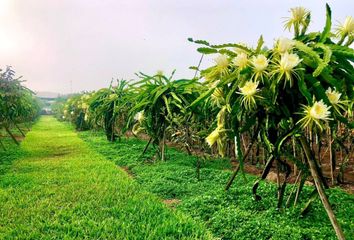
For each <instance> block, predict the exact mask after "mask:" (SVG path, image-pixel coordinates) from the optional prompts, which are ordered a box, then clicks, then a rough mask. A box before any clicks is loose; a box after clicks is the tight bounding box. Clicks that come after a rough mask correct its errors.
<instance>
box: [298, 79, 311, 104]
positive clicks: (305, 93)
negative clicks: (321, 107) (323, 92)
mask: <svg viewBox="0 0 354 240" xmlns="http://www.w3.org/2000/svg"><path fill="white" fill-rule="evenodd" d="M298 85H299V90H300V92H301V93H302V95H303V96H304V97H305V98H306V100H307V102H308V104H309V105H311V104H312V96H311V93H310V91H309V89H308V88H307V86H306V83H305V81H304V78H302V77H301V78H300V79H299V81H298Z"/></svg>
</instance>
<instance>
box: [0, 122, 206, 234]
mask: <svg viewBox="0 0 354 240" xmlns="http://www.w3.org/2000/svg"><path fill="white" fill-rule="evenodd" d="M9 146H11V149H10V150H9V151H8V152H3V151H1V150H0V165H1V166H6V167H3V168H2V171H1V172H0V239H210V238H211V235H210V233H209V232H208V231H207V230H206V228H205V226H204V224H203V223H198V222H196V221H195V220H193V219H192V218H191V217H190V216H188V215H187V214H184V213H182V212H181V211H179V210H172V209H169V208H167V207H166V206H165V205H164V204H163V203H162V202H161V201H160V199H158V198H157V197H156V196H154V195H153V194H151V193H148V192H147V191H146V190H144V189H142V188H141V186H140V185H139V184H138V183H137V182H136V181H134V180H132V178H131V177H129V176H128V175H127V174H126V173H125V172H124V171H123V170H121V169H120V168H117V167H116V165H115V164H114V163H113V162H111V161H107V159H106V158H105V157H104V156H103V155H101V154H99V153H97V152H96V151H95V150H92V147H89V146H88V145H87V144H86V143H85V142H84V141H83V140H81V139H80V138H79V137H78V136H77V134H76V133H75V132H74V130H73V129H72V128H71V127H70V126H69V125H67V124H64V123H60V122H58V121H56V120H55V119H54V118H51V117H42V118H41V119H40V120H39V122H37V123H36V125H34V127H33V129H32V131H31V132H29V133H28V135H27V137H26V139H25V140H24V141H23V142H22V144H21V147H16V146H14V145H9Z"/></svg>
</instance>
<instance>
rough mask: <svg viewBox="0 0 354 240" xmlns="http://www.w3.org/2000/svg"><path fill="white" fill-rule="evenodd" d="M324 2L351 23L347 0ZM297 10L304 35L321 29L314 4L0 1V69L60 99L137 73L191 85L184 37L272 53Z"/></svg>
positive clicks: (306, 0)
mask: <svg viewBox="0 0 354 240" xmlns="http://www.w3.org/2000/svg"><path fill="white" fill-rule="evenodd" d="M327 2H328V3H329V4H330V6H331V8H332V18H333V21H334V23H337V22H336V21H341V22H343V21H344V19H345V17H346V16H350V15H351V16H354V1H353V0H332V1H327ZM296 6H304V7H306V8H307V9H309V10H311V12H312V23H311V26H310V30H312V31H321V30H322V28H323V25H324V22H325V1H320V0H302V1H300V0H277V1H275V0H267V1H266V0H258V1H256V0H140V1H139V0H0V66H1V67H5V66H6V65H11V66H13V67H14V69H15V70H16V72H17V73H18V74H19V75H23V76H24V79H26V80H27V83H26V85H27V86H29V87H30V88H32V89H33V90H36V91H54V92H60V93H68V92H70V82H71V81H72V89H73V91H74V92H75V91H81V90H93V89H98V88H101V87H106V86H107V85H108V84H109V82H110V81H111V79H112V77H113V78H124V79H133V78H136V77H135V75H134V73H135V72H138V71H142V72H144V73H147V74H153V73H155V72H156V71H157V70H163V71H164V72H166V73H169V72H171V71H172V70H173V69H177V72H176V77H177V78H191V77H193V71H191V70H189V69H188V67H189V66H192V65H196V64H197V63H198V60H199V58H200V55H199V54H198V53H197V52H196V48H197V46H196V45H194V44H192V43H190V42H188V41H187V38H188V37H193V38H194V39H205V40H208V41H209V42H211V43H215V44H217V43H226V42H245V43H247V44H249V45H255V44H256V42H257V40H258V37H259V36H260V34H263V36H264V38H265V40H266V44H267V45H268V46H272V44H273V40H274V39H275V38H278V37H280V36H290V34H289V33H288V32H285V31H284V30H283V20H284V19H283V17H287V16H288V15H289V13H288V10H289V9H290V8H291V7H296ZM211 62H212V60H211V59H206V60H205V62H204V64H210V63H211Z"/></svg>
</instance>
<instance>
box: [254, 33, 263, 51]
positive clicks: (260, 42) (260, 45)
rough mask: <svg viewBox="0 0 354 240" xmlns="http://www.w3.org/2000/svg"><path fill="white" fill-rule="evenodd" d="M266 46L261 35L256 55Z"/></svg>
mask: <svg viewBox="0 0 354 240" xmlns="http://www.w3.org/2000/svg"><path fill="white" fill-rule="evenodd" d="M263 44H264V40H263V36H262V35H261V36H260V37H259V39H258V42H257V48H256V53H259V52H260V51H261V50H262V46H263Z"/></svg>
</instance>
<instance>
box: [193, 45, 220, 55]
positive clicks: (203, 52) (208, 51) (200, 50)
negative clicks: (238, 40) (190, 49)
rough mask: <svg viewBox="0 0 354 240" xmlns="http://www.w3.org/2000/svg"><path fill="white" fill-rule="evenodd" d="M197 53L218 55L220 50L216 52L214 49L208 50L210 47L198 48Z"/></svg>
mask: <svg viewBox="0 0 354 240" xmlns="http://www.w3.org/2000/svg"><path fill="white" fill-rule="evenodd" d="M197 51H198V52H200V53H202V54H213V53H217V52H218V50H216V49H214V48H208V47H200V48H197Z"/></svg>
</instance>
